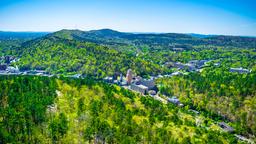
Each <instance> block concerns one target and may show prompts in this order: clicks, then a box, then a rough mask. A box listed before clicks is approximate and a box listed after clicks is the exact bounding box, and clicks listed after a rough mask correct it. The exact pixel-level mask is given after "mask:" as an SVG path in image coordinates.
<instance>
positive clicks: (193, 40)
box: [53, 29, 256, 49]
mask: <svg viewBox="0 0 256 144" xmlns="http://www.w3.org/2000/svg"><path fill="white" fill-rule="evenodd" d="M53 35H54V36H57V37H62V38H68V39H74V40H79V41H89V42H94V43H98V44H103V45H109V46H115V45H132V46H135V47H137V48H140V47H141V46H145V45H148V46H149V47H150V48H153V49H154V48H155V47H156V46H157V47H159V46H160V47H162V48H163V49H168V48H170V47H175V46H176V45H186V46H196V45H209V44H210V45H214V46H232V47H240V48H253V47H256V38H253V37H243V36H222V35H221V36H219V35H201V34H178V33H161V34H157V33H145V34H138V33H137V34H135V33H124V32H118V31H115V30H111V29H100V30H91V31H80V30H61V31H58V32H55V33H53Z"/></svg>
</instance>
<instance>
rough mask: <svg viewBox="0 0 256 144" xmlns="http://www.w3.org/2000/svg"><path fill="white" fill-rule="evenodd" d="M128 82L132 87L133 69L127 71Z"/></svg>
mask: <svg viewBox="0 0 256 144" xmlns="http://www.w3.org/2000/svg"><path fill="white" fill-rule="evenodd" d="M126 81H127V84H128V85H130V84H131V83H132V70H131V69H128V71H127V74H126Z"/></svg>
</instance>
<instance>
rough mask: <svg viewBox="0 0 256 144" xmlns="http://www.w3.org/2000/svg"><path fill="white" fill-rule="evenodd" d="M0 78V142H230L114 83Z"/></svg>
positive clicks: (180, 113) (168, 107) (223, 135)
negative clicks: (113, 84)
mask: <svg viewBox="0 0 256 144" xmlns="http://www.w3.org/2000/svg"><path fill="white" fill-rule="evenodd" d="M0 78H1V81H0V86H1V88H2V90H3V91H1V113H0V114H1V115H0V119H1V121H0V130H1V131H0V136H1V139H0V140H1V143H19V142H21V143H87V142H89V143H105V142H106V143H148V142H152V143H183V142H187V143H198V142H200V143H207V142H212V143H216V142H223V143H229V142H233V143H236V141H234V137H233V136H232V135H230V134H226V133H220V131H219V130H207V129H205V128H202V127H197V126H196V125H195V124H194V123H195V122H194V118H193V116H192V115H189V114H186V113H184V112H183V110H182V109H179V108H177V107H175V106H172V105H164V104H162V103H161V102H159V101H157V100H154V99H153V98H151V97H143V96H140V95H137V94H134V93H132V92H130V91H128V90H125V89H123V88H120V87H118V86H112V85H108V84H105V83H102V82H95V81H94V80H92V79H83V80H82V79H77V80H75V79H56V78H47V77H33V76H19V77H16V76H13V77H0ZM3 80H4V81H3ZM56 90H57V91H56ZM55 92H56V93H57V96H56V93H55ZM26 93H29V95H27V96H26ZM12 99H13V100H12ZM35 103H36V105H35ZM37 105H38V106H37ZM34 110H35V111H36V112H38V113H39V114H33V111H34ZM40 113H41V114H40ZM195 118H196V117H195ZM209 123H211V124H212V125H214V123H213V122H212V121H211V120H209ZM202 135H203V136H202ZM201 136H202V137H201ZM212 137H214V140H213V139H212Z"/></svg>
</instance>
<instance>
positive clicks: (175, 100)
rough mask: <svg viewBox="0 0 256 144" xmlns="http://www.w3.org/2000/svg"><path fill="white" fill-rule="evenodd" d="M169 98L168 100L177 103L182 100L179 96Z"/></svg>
mask: <svg viewBox="0 0 256 144" xmlns="http://www.w3.org/2000/svg"><path fill="white" fill-rule="evenodd" d="M167 100H168V102H170V103H173V104H176V105H178V104H180V100H179V99H178V98H177V97H172V98H168V99H167Z"/></svg>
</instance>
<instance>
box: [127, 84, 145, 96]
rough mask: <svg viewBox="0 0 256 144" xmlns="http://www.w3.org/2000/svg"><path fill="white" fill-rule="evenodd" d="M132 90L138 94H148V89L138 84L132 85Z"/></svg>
mask: <svg viewBox="0 0 256 144" xmlns="http://www.w3.org/2000/svg"><path fill="white" fill-rule="evenodd" d="M130 89H131V90H134V91H136V92H139V93H141V94H146V93H148V87H146V86H144V85H141V84H140V85H136V84H131V86H130Z"/></svg>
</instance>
